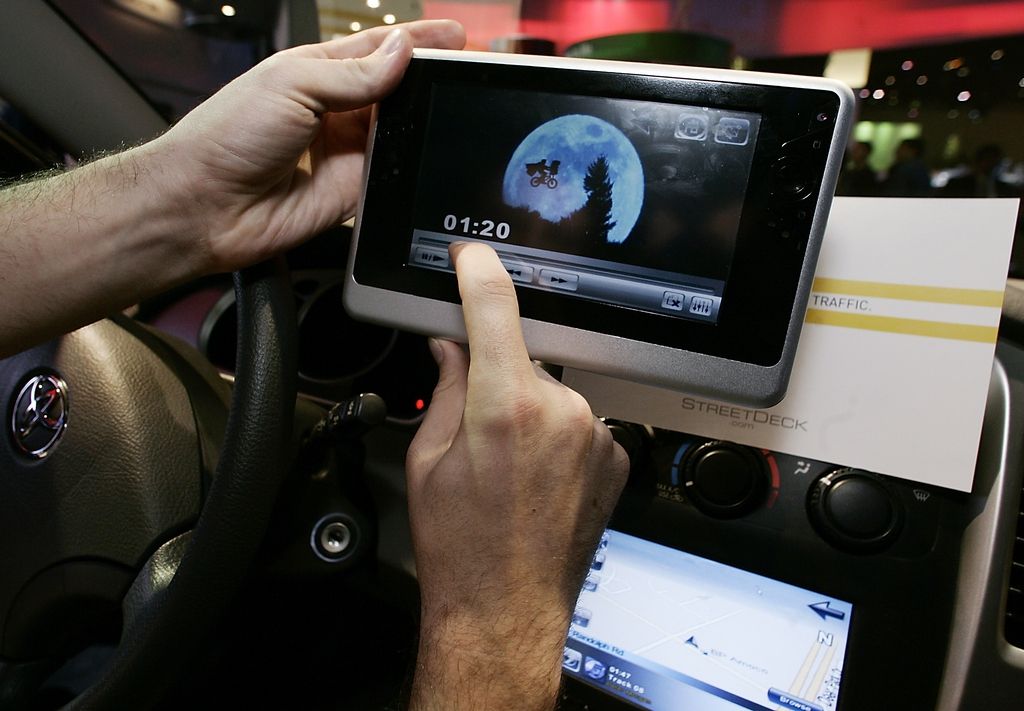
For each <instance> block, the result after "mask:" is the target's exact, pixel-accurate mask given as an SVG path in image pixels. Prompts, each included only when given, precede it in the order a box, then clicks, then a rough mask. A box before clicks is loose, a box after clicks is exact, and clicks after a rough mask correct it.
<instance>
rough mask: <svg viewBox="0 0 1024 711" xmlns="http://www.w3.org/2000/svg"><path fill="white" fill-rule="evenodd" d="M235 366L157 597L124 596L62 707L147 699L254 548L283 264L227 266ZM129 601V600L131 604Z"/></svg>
mask: <svg viewBox="0 0 1024 711" xmlns="http://www.w3.org/2000/svg"><path fill="white" fill-rule="evenodd" d="M235 288H236V292H237V294H238V302H239V317H240V318H239V322H240V328H239V344H238V353H239V358H238V367H237V372H236V376H235V377H236V380H235V389H234V393H233V395H232V407H231V414H230V417H229V420H228V426H227V433H226V436H225V440H224V446H223V447H222V449H221V458H220V463H219V466H218V469H217V474H216V476H215V477H214V481H213V483H212V485H211V487H210V491H209V495H208V497H207V500H206V503H205V505H204V508H203V511H202V514H201V516H200V518H199V521H198V523H197V525H196V528H195V529H194V531H193V534H192V536H191V541H190V545H189V546H188V549H187V551H186V552H185V554H184V556H183V558H182V561H181V564H180V566H179V567H178V571H177V573H176V575H175V576H174V578H173V580H171V582H170V584H169V585H168V586H167V587H166V589H165V591H164V593H163V594H162V595H160V596H157V597H156V598H155V599H156V600H158V601H159V604H156V605H152V604H146V603H143V604H141V605H138V604H136V603H137V601H138V600H139V599H143V597H142V596H140V598H134V597H130V598H129V599H127V600H126V605H129V606H130V607H129V609H126V610H125V614H126V617H127V618H130V619H132V620H133V624H132V625H131V627H130V628H128V629H129V632H128V633H126V634H125V635H124V636H123V638H122V640H121V644H120V646H119V649H118V652H117V655H116V657H115V659H114V661H113V663H112V664H111V666H110V668H109V669H108V670H107V672H106V673H105V675H104V676H103V678H102V679H101V680H100V681H99V682H98V683H97V684H96V685H95V686H93V687H92V688H91V689H89V690H88V691H87V692H86V693H85V694H83V695H82V696H80V697H79V698H78V699H77V700H76V701H75V702H73V703H72V704H70V705H69V706H68V707H67V708H73V709H89V710H90V711H95V710H98V709H111V710H113V709H144V708H150V707H152V706H153V705H154V704H155V703H156V702H157V701H158V700H159V699H160V697H161V695H162V694H163V693H164V691H165V690H166V689H167V687H168V686H169V684H170V683H171V682H172V681H173V679H174V678H175V675H176V673H177V671H178V669H179V667H180V665H181V664H182V663H183V662H184V661H187V660H188V659H189V658H190V657H191V656H192V655H193V654H194V653H195V650H196V649H197V648H198V646H199V645H200V644H202V642H203V640H204V638H205V634H206V632H207V631H208V630H209V629H210V627H211V626H212V625H213V624H214V622H215V621H216V619H217V618H218V616H219V615H220V614H221V613H222V612H223V610H224V609H225V608H226V607H227V606H228V604H230V602H231V599H232V597H233V596H234V595H235V594H236V592H237V588H238V585H239V582H240V581H241V579H242V578H243V576H244V575H245V573H246V571H247V570H248V567H249V565H250V564H251V562H252V560H253V558H254V556H255V554H256V551H257V550H258V548H259V546H260V543H261V540H262V537H263V533H264V531H265V527H266V524H267V521H268V520H269V518H270V514H271V511H272V508H273V504H274V499H275V496H276V494H277V492H278V490H279V488H280V484H281V481H282V479H283V477H284V475H285V473H286V471H287V468H288V466H289V457H290V449H289V438H290V434H291V433H290V428H291V422H292V416H293V410H294V402H295V372H296V365H295V362H296V356H295V342H296V337H295V313H294V301H293V299H292V296H291V291H290V288H289V285H288V282H287V279H286V278H285V275H284V271H283V263H281V262H278V263H274V264H264V265H260V266H259V267H256V268H253V269H250V270H247V271H246V272H243V273H241V274H239V275H236V280H235ZM133 605H134V607H132V606H133Z"/></svg>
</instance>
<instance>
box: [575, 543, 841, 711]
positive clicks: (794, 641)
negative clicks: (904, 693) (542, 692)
mask: <svg viewBox="0 0 1024 711" xmlns="http://www.w3.org/2000/svg"><path fill="white" fill-rule="evenodd" d="M851 614H852V605H850V603H848V602H844V601H842V600H837V599H835V598H830V597H828V596H826V595H820V594H818V593H814V592H811V591H809V590H804V589H802V588H798V587H795V586H793V585H788V584H786V583H781V582H778V581H776V580H772V579H770V578H765V577H762V576H760V575H755V574H753V573H748V572H746V571H743V570H738V569H736V568H732V567H730V566H727V565H723V564H721V563H716V562H713V561H710V560H706V559H704V558H699V557H697V556H693V555H690V554H688V553H683V552H681V551H677V550H674V549H672V548H666V547H664V546H660V545H657V544H654V543H650V542H648V541H644V540H641V539H639V538H635V537H633V536H628V535H626V534H624V533H619V532H617V531H611V530H609V531H607V532H606V533H605V535H604V536H603V537H602V539H601V544H600V547H599V549H598V551H597V554H596V555H595V556H594V560H593V562H592V564H591V570H590V573H589V575H588V576H587V580H586V582H585V583H584V585H583V590H582V592H581V593H580V596H579V600H578V602H577V606H576V610H575V613H574V614H573V620H572V626H571V627H570V628H569V637H568V640H567V641H566V646H565V653H564V656H563V661H562V667H563V670H564V672H565V673H566V674H568V675H570V676H572V677H574V678H576V679H579V680H580V681H583V682H585V683H587V684H589V685H591V686H595V687H598V688H599V689H601V690H603V691H605V692H607V693H609V694H612V695H614V696H616V697H619V698H621V699H623V700H625V701H627V702H630V703H631V704H632V705H634V706H638V707H640V708H648V709H658V711H732V710H735V709H766V710H768V709H770V710H771V711H778V709H800V710H801V711H835V708H836V703H837V701H838V696H839V683H840V680H841V678H842V673H843V660H844V657H845V655H846V642H847V638H848V636H849V631H850V616H851Z"/></svg>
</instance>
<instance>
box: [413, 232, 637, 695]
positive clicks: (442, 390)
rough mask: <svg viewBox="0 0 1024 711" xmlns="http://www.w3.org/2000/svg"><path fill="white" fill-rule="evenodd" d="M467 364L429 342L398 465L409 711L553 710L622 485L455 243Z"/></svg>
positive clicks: (483, 251)
mask: <svg viewBox="0 0 1024 711" xmlns="http://www.w3.org/2000/svg"><path fill="white" fill-rule="evenodd" d="M452 258H453V260H454V263H455V268H456V271H457V273H458V278H459V289H460V292H461V294H462V301H463V311H464V313H465V319H466V330H467V332H468V336H469V355H468V356H467V355H466V353H465V352H464V351H463V350H462V349H461V348H460V347H459V346H457V345H456V344H454V343H451V342H447V341H434V342H432V349H433V350H434V355H435V358H436V359H437V360H438V363H439V367H440V373H441V374H440V380H439V382H438V385H437V389H436V390H435V392H434V398H433V402H432V404H431V406H430V410H429V411H428V412H427V415H426V418H425V419H424V421H423V424H422V425H421V427H420V430H419V433H418V434H417V436H416V439H415V440H414V442H413V443H412V446H411V447H410V450H409V454H408V458H407V461H406V470H407V474H408V479H409V508H410V518H411V524H412V534H413V545H414V548H415V552H416V567H417V574H418V577H419V582H420V590H421V593H422V615H423V619H422V627H421V631H420V635H421V639H420V649H419V660H418V663H417V669H416V679H415V682H414V687H413V704H412V706H413V708H414V709H416V710H417V711H426V710H427V709H445V710H446V711H456V710H458V709H474V710H479V709H499V708H501V709H504V708H509V709H511V708H514V709H518V710H523V711H525V710H527V709H544V708H553V707H554V704H555V700H556V696H557V692H558V686H559V680H560V672H561V658H562V648H563V646H564V642H565V636H566V633H567V630H568V627H569V621H570V618H571V614H572V609H573V606H574V603H575V600H576V597H577V596H578V594H579V591H580V587H581V585H582V583H583V578H584V577H585V575H586V572H587V569H588V567H589V561H590V559H591V557H592V555H593V553H594V549H595V548H596V546H597V542H598V540H599V538H600V535H601V532H602V531H603V530H604V527H605V525H606V524H607V522H608V517H609V516H610V515H611V511H612V508H613V507H614V505H615V502H616V501H617V500H618V497H619V494H620V492H621V490H622V486H623V484H624V482H625V478H626V473H627V470H628V461H627V459H626V455H625V453H624V452H623V450H622V448H621V447H619V446H618V445H617V444H615V442H614V441H613V440H612V437H611V433H610V432H609V431H608V428H607V427H605V425H604V424H603V423H602V422H600V421H599V420H597V419H596V418H595V417H594V415H593V414H592V413H591V411H590V407H589V406H588V405H587V403H586V401H585V400H584V399H583V398H582V397H581V396H580V395H578V394H577V393H575V392H573V391H572V390H570V389H568V388H566V387H565V386H563V385H562V384H561V383H558V382H557V381H555V380H554V379H552V378H550V377H549V376H548V375H547V374H546V373H544V372H543V371H540V370H538V369H537V368H535V367H534V366H533V364H532V363H531V361H530V358H529V356H528V355H527V352H526V346H525V344H524V343H523V336H522V331H521V329H520V326H519V310H518V306H517V303H516V296H515V290H514V288H513V286H512V281H511V280H510V279H509V277H508V274H507V273H506V272H505V269H504V267H503V266H502V265H501V262H499V261H498V258H497V255H495V253H494V251H493V250H491V249H490V248H489V247H487V246H485V245H481V244H457V245H454V246H453V247H452Z"/></svg>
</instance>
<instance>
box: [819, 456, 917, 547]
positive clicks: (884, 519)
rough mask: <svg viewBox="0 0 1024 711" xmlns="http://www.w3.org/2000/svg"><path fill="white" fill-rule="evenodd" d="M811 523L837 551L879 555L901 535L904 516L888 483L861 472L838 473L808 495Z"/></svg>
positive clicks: (828, 475)
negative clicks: (880, 551)
mask: <svg viewBox="0 0 1024 711" xmlns="http://www.w3.org/2000/svg"><path fill="white" fill-rule="evenodd" d="M807 513H808V515H809V516H810V519H811V523H812V525H813V526H814V527H815V529H816V530H817V531H818V533H819V534H821V536H822V538H824V539H825V540H827V541H828V542H829V543H831V544H832V545H834V546H836V547H837V548H842V549H843V550H848V551H853V552H861V553H868V552H875V551H879V550H881V549H883V548H885V547H886V546H888V545H890V544H891V543H892V542H893V541H894V540H895V539H896V536H898V535H899V531H900V528H901V526H902V523H903V512H902V509H901V508H900V505H899V502H898V501H897V499H896V497H895V496H894V495H893V492H892V491H891V490H890V488H889V486H888V485H887V484H886V483H885V481H884V480H883V479H882V478H881V477H879V476H877V475H875V474H872V473H870V472H866V471H863V470H860V469H838V470H835V471H832V472H829V473H827V474H825V475H824V476H822V477H820V478H819V479H818V480H817V481H815V482H814V484H812V485H811V489H810V491H809V492H808V497H807Z"/></svg>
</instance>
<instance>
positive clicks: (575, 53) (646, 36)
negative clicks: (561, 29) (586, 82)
mask: <svg viewBox="0 0 1024 711" xmlns="http://www.w3.org/2000/svg"><path fill="white" fill-rule="evenodd" d="M565 56H567V57H587V58H590V59H622V60H627V61H631V62H657V63H660V64H686V65H690V66H697V67H721V68H728V67H730V66H732V44H731V43H730V42H729V41H728V40H724V39H721V38H719V37H712V36H711V35H705V34H699V33H696V32H632V33H628V34H622V35H609V36H607V37H595V38H594V39H589V40H584V41H582V42H577V43H576V44H573V45H569V46H568V47H567V48H566V50H565Z"/></svg>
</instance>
